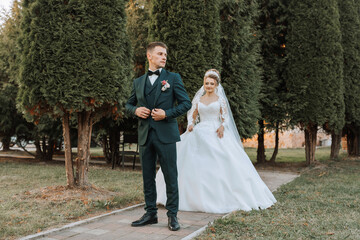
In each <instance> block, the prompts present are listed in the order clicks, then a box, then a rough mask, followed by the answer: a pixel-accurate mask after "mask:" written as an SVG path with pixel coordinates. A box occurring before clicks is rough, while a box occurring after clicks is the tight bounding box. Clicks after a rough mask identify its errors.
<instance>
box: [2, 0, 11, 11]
mask: <svg viewBox="0 0 360 240" xmlns="http://www.w3.org/2000/svg"><path fill="white" fill-rule="evenodd" d="M11 3H12V0H0V8H5V9H6V10H9V9H10V6H11Z"/></svg>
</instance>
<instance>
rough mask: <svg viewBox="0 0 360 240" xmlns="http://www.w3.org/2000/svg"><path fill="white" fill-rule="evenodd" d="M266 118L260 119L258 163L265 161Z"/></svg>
mask: <svg viewBox="0 0 360 240" xmlns="http://www.w3.org/2000/svg"><path fill="white" fill-rule="evenodd" d="M264 128H265V126H264V120H260V121H259V133H258V149H257V157H256V160H257V163H265V162H266V156H265V142H264V134H265V133H264Z"/></svg>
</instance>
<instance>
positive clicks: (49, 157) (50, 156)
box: [45, 140, 55, 161]
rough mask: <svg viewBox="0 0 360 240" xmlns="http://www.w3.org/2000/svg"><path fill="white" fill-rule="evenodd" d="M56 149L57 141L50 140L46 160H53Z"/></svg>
mask: <svg viewBox="0 0 360 240" xmlns="http://www.w3.org/2000/svg"><path fill="white" fill-rule="evenodd" d="M54 150H55V141H54V140H49V141H48V145H47V150H46V155H45V157H46V161H52V159H53V155H54Z"/></svg>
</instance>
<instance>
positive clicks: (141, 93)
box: [138, 73, 148, 103]
mask: <svg viewBox="0 0 360 240" xmlns="http://www.w3.org/2000/svg"><path fill="white" fill-rule="evenodd" d="M147 77H148V75H147V73H146V74H144V75H143V76H142V77H141V79H140V82H139V87H138V91H139V96H140V98H139V102H140V101H143V102H145V103H146V99H145V81H146V79H147Z"/></svg>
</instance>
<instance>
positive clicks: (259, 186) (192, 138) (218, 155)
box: [156, 97, 276, 213]
mask: <svg viewBox="0 0 360 240" xmlns="http://www.w3.org/2000/svg"><path fill="white" fill-rule="evenodd" d="M226 101H227V99H226ZM224 102H225V100H224V99H223V97H219V99H218V100H217V101H215V102H212V103H210V104H208V105H206V104H204V103H202V102H200V101H198V102H197V103H196V108H197V110H198V113H199V117H200V121H199V123H198V124H196V125H195V127H194V129H193V131H192V132H189V131H187V132H185V133H184V134H182V135H181V141H180V142H178V143H177V145H176V148H177V167H178V185H179V210H182V211H200V212H208V213H228V212H231V211H234V210H245V211H250V210H252V209H259V208H260V209H265V208H268V207H270V206H271V205H273V204H274V203H275V202H276V199H275V198H274V196H273V194H272V193H271V191H270V190H269V189H268V187H267V186H266V185H265V183H264V182H263V181H262V180H261V178H260V176H259V175H258V173H257V172H256V169H255V168H254V166H253V164H252V162H251V161H250V159H249V157H248V156H247V154H246V153H245V151H244V149H243V147H242V145H241V144H239V142H238V139H237V138H236V137H235V136H234V134H233V133H232V132H231V131H230V130H229V126H227V125H226V126H225V130H224V136H223V137H222V138H219V137H218V136H217V133H216V130H217V129H218V128H219V126H220V125H221V123H222V122H221V117H222V116H223V115H222V113H226V112H227V109H226V104H224ZM231 117H232V116H231ZM236 132H237V130H236ZM156 189H157V202H158V203H160V204H162V205H165V203H166V186H165V182H164V177H163V173H162V172H161V169H159V171H158V173H157V174H156Z"/></svg>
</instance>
